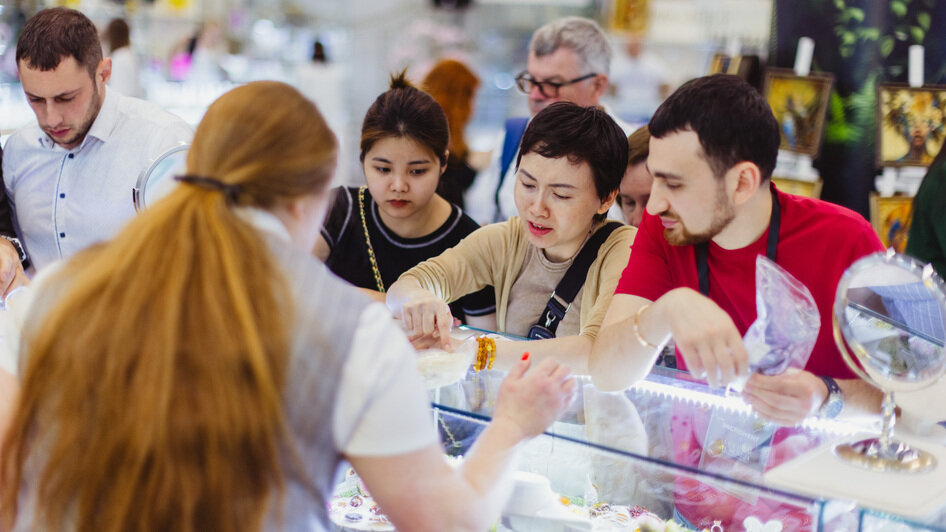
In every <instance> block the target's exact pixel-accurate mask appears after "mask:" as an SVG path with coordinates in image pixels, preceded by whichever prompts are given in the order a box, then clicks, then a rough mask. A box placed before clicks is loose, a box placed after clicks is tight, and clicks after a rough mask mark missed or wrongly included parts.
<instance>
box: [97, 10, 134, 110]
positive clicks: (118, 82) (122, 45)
mask: <svg viewBox="0 0 946 532" xmlns="http://www.w3.org/2000/svg"><path fill="white" fill-rule="evenodd" d="M102 40H103V41H104V42H105V47H106V48H107V50H108V51H107V53H108V56H109V57H111V58H112V77H111V78H110V79H109V80H108V86H109V87H111V88H113V89H115V90H117V91H118V92H120V93H122V94H124V95H126V96H134V97H135V98H141V97H142V96H143V94H142V91H141V82H140V78H139V72H138V58H137V57H135V53H134V52H133V51H132V49H131V29H130V28H129V27H128V23H127V22H125V20H124V19H121V18H114V19H112V20H111V21H110V22H109V23H108V26H105V31H104V32H103V33H102Z"/></svg>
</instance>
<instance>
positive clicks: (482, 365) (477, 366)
mask: <svg viewBox="0 0 946 532" xmlns="http://www.w3.org/2000/svg"><path fill="white" fill-rule="evenodd" d="M494 362H496V340H494V339H492V338H490V337H488V336H480V337H478V338H477V339H476V360H475V361H474V362H473V370H474V371H476V372H480V371H482V370H484V369H493V363H494Z"/></svg>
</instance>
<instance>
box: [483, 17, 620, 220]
mask: <svg viewBox="0 0 946 532" xmlns="http://www.w3.org/2000/svg"><path fill="white" fill-rule="evenodd" d="M611 55H612V53H611V45H610V44H609V43H608V38H607V36H606V35H605V33H604V31H603V30H602V29H601V27H600V26H598V23H597V22H595V21H593V20H591V19H588V18H584V17H564V18H560V19H557V20H553V21H552V22H549V23H548V24H545V25H543V26H542V27H540V28H539V29H537V30H535V33H533V34H532V39H531V40H530V41H529V59H528V62H527V63H526V69H525V70H523V71H522V72H520V73H519V75H517V76H516V86H517V87H518V88H519V90H520V91H521V92H522V93H523V94H525V95H526V97H527V99H528V103H529V113H530V115H531V116H529V117H521V116H520V117H511V118H509V119H507V120H506V123H505V125H504V126H503V133H502V134H501V135H500V137H499V139H497V140H498V142H497V143H496V146H495V147H494V148H493V153H492V158H491V161H490V163H489V166H488V167H487V168H486V169H484V170H483V171H482V172H479V174H477V176H476V180H475V181H474V182H473V185H472V186H471V187H470V189H469V190H468V191H467V198H466V199H467V212H468V213H469V215H470V216H471V217H472V218H473V219H474V220H476V221H477V222H479V223H480V224H487V223H492V222H501V221H504V220H508V219H509V218H510V217H512V216H516V215H517V214H518V211H517V208H516V201H515V192H514V191H515V183H516V165H515V164H514V163H515V161H516V156H517V155H518V154H519V143H520V142H521V140H522V135H523V133H524V132H525V130H526V126H527V125H528V123H529V121H530V120H531V119H532V117H534V116H535V115H536V114H538V113H539V111H541V110H542V109H544V108H546V107H548V106H549V105H551V104H553V103H556V102H563V101H564V102H571V103H574V104H576V105H580V106H582V107H598V106H600V100H601V97H602V96H604V94H605V93H606V92H607V90H608V86H609V83H610V82H609V81H608V79H609V78H608V75H609V72H610V71H611ZM602 109H604V111H605V112H606V113H608V115H609V116H610V117H611V118H612V119H613V120H614V121H615V122H616V123H617V124H618V125H619V126H620V127H621V129H622V130H624V133H625V134H629V133H630V132H631V131H632V130H633V129H632V128H631V127H630V126H629V125H627V124H626V123H624V122H623V121H622V120H621V119H620V118H619V117H618V116H617V115H616V114H614V113H612V112H611V110H609V109H608V108H607V107H604V106H602ZM612 217H615V218H616V217H620V213H617V212H615V213H614V214H613V215H612Z"/></svg>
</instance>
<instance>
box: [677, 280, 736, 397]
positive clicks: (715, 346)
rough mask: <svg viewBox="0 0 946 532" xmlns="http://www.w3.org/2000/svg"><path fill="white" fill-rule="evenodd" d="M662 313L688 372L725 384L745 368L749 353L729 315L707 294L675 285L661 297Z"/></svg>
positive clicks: (712, 384)
mask: <svg viewBox="0 0 946 532" xmlns="http://www.w3.org/2000/svg"><path fill="white" fill-rule="evenodd" d="M661 303H662V307H663V309H664V310H663V315H664V316H665V319H666V320H667V322H668V324H669V326H670V332H671V334H672V335H673V339H674V342H675V343H676V345H677V349H679V350H680V354H681V355H683V359H684V360H685V361H686V365H687V368H688V369H689V371H690V373H692V374H693V375H694V376H696V377H698V378H702V377H705V378H706V380H707V382H709V384H710V386H713V387H719V386H725V385H726V384H729V383H730V382H732V381H733V380H734V379H735V378H736V377H740V376H745V375H747V374H748V371H749V355H748V353H746V347H745V345H744V344H743V342H742V336H741V335H740V334H739V330H738V329H736V325H735V324H734V323H733V321H732V318H730V317H729V314H727V313H726V311H724V310H723V309H721V308H720V307H719V305H717V304H716V303H714V302H713V301H712V300H710V299H709V298H708V297H705V296H703V295H701V294H700V293H699V292H696V291H695V290H691V289H689V288H678V289H676V290H672V291H670V292H668V293H667V294H666V295H665V296H664V297H662V298H661Z"/></svg>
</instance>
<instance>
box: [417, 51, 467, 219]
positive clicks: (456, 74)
mask: <svg viewBox="0 0 946 532" xmlns="http://www.w3.org/2000/svg"><path fill="white" fill-rule="evenodd" d="M479 85H480V80H479V78H477V77H476V74H474V73H473V71H472V70H470V69H469V68H468V67H467V66H466V65H464V64H463V63H461V62H459V61H457V60H454V59H441V60H440V61H438V62H437V64H435V65H434V66H433V68H431V69H430V72H428V73H427V76H426V77H425V78H424V83H423V88H424V90H425V91H426V92H427V94H430V95H431V96H432V97H433V98H434V100H437V103H438V104H440V107H441V108H443V112H444V113H446V115H447V122H448V123H449V125H450V144H449V146H448V149H449V150H450V157H449V158H448V159H447V170H446V171H445V172H444V173H443V175H442V176H440V184H438V185H437V194H440V196H441V197H443V198H444V199H445V200H447V201H449V202H450V203H453V204H454V205H456V206H458V207H460V208H461V209H462V208H463V193H464V192H466V189H468V188H470V185H471V184H472V183H473V179H474V178H475V177H476V170H475V169H473V167H471V166H470V164H469V162H468V156H469V153H470V150H469V147H468V146H467V145H466V135H465V133H464V132H465V130H466V124H467V122H469V121H470V117H471V116H472V115H473V100H474V98H475V97H476V89H477V88H479Z"/></svg>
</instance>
